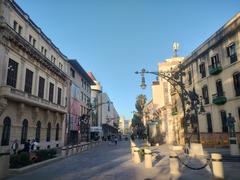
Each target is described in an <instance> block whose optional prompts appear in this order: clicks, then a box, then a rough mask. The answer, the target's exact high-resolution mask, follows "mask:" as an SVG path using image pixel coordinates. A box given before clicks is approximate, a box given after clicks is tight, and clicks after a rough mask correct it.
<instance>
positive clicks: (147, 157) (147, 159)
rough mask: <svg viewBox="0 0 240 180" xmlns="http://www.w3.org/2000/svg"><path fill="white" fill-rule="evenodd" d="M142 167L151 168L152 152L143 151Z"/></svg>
mask: <svg viewBox="0 0 240 180" xmlns="http://www.w3.org/2000/svg"><path fill="white" fill-rule="evenodd" d="M144 160H145V162H144V166H145V168H152V151H151V150H149V149H144Z"/></svg>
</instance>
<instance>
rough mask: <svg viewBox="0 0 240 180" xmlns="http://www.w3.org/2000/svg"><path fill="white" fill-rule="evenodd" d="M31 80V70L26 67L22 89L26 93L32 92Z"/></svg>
mask: <svg viewBox="0 0 240 180" xmlns="http://www.w3.org/2000/svg"><path fill="white" fill-rule="evenodd" d="M32 80H33V72H32V71H30V70H29V69H26V76H25V88H24V91H25V92H26V93H29V94H31V93H32Z"/></svg>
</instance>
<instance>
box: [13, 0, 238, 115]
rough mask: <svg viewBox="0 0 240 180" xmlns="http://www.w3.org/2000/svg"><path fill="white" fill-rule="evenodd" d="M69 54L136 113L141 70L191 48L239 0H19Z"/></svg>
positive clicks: (120, 106) (118, 103)
mask: <svg viewBox="0 0 240 180" xmlns="http://www.w3.org/2000/svg"><path fill="white" fill-rule="evenodd" d="M16 2H17V3H18V4H19V5H20V7H21V8H22V9H23V10H24V11H25V12H26V13H28V14H29V15H30V17H31V18H32V20H33V21H34V22H35V23H36V24H37V25H38V26H39V27H40V28H41V29H42V30H43V32H44V33H45V34H46V35H47V36H48V37H49V38H50V39H51V40H52V41H53V42H54V44H55V45H56V46H57V47H58V48H59V49H60V50H61V51H62V52H63V54H65V55H66V56H67V57H68V58H75V59H78V60H79V62H80V64H81V65H82V66H83V68H84V69H85V70H86V71H92V72H93V74H94V75H95V77H96V79H97V80H98V81H100V82H101V84H102V86H103V90H104V91H105V92H107V93H108V95H109V97H110V99H111V100H112V101H113V102H114V105H115V107H116V109H117V111H118V112H119V114H120V115H124V116H125V117H126V118H131V117H132V114H131V112H132V111H133V110H134V109H135V100H136V97H137V95H139V94H141V93H142V94H145V95H146V96H147V98H148V100H150V99H151V86H150V85H151V81H152V80H154V79H155V78H156V77H154V76H153V75H149V76H147V78H146V80H147V85H148V86H147V88H146V90H142V89H140V87H139V85H140V76H139V75H136V74H134V72H135V71H136V70H140V69H141V68H143V67H144V68H146V69H147V70H151V71H156V70H157V64H158V62H161V61H162V60H164V59H166V58H169V57H171V56H172V54H173V53H172V44H173V42H174V41H177V42H179V43H180V51H179V55H180V56H186V55H188V54H190V53H191V52H192V51H193V50H194V49H195V48H197V46H199V45H200V44H201V43H202V42H203V41H205V40H206V39H207V38H208V37H209V36H210V35H211V34H213V33H214V32H215V31H217V30H218V29H219V28H220V27H221V26H222V25H224V23H226V22H227V21H228V20H229V19H230V18H232V17H233V16H234V15H235V14H236V13H238V12H239V10H240V0H198V1H196V0H38V1H35V0H16Z"/></svg>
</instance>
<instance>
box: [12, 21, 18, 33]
mask: <svg viewBox="0 0 240 180" xmlns="http://www.w3.org/2000/svg"><path fill="white" fill-rule="evenodd" d="M17 25H18V23H17V21H13V29H14V30H15V31H17Z"/></svg>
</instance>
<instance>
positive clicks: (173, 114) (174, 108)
mask: <svg viewBox="0 0 240 180" xmlns="http://www.w3.org/2000/svg"><path fill="white" fill-rule="evenodd" d="M177 114H178V111H177V107H173V108H172V116H175V115H177Z"/></svg>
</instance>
